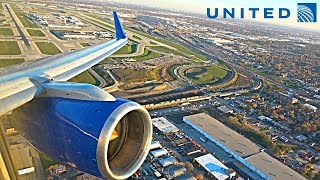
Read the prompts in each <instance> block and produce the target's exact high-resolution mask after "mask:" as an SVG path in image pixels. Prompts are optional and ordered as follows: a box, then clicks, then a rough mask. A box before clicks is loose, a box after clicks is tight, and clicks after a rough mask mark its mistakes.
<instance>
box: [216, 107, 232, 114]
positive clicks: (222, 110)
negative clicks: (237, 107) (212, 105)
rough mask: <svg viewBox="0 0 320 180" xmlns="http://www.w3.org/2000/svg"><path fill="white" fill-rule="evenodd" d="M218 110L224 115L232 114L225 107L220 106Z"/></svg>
mask: <svg viewBox="0 0 320 180" xmlns="http://www.w3.org/2000/svg"><path fill="white" fill-rule="evenodd" d="M218 110H219V111H221V112H222V113H224V114H232V113H233V110H232V109H229V108H228V107H227V106H220V107H218Z"/></svg>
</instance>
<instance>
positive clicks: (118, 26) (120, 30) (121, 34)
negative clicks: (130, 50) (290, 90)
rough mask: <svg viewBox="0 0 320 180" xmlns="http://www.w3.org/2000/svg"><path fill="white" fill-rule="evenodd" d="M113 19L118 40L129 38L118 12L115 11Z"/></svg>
mask: <svg viewBox="0 0 320 180" xmlns="http://www.w3.org/2000/svg"><path fill="white" fill-rule="evenodd" d="M113 18H114V26H115V30H116V38H117V39H125V38H127V36H126V33H125V32H124V30H123V27H122V24H121V22H120V19H119V17H118V14H117V12H116V11H113Z"/></svg>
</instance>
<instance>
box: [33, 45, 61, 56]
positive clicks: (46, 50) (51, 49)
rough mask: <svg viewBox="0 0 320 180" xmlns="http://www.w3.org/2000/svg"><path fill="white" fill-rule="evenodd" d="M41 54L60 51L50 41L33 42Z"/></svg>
mask: <svg viewBox="0 0 320 180" xmlns="http://www.w3.org/2000/svg"><path fill="white" fill-rule="evenodd" d="M35 43H36V45H37V46H38V48H39V50H40V51H41V53H42V54H46V55H55V54H59V53H61V51H60V50H59V49H58V48H57V46H56V45H54V44H53V43H51V42H35Z"/></svg>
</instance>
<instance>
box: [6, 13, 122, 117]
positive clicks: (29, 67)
mask: <svg viewBox="0 0 320 180" xmlns="http://www.w3.org/2000/svg"><path fill="white" fill-rule="evenodd" d="M113 16H114V24H115V29H116V37H115V38H114V39H112V40H110V41H108V42H104V43H101V44H98V45H95V46H91V47H88V48H85V49H81V50H76V51H73V52H68V53H63V54H59V55H54V56H50V57H46V58H42V59H39V60H35V61H29V62H25V63H22V64H19V65H15V66H11V67H8V68H2V69H1V68H0V116H1V115H3V114H5V113H7V112H10V111H12V110H13V109H15V108H17V107H19V106H21V105H23V104H25V103H27V102H29V101H31V100H32V99H34V98H36V97H38V96H40V95H41V94H43V93H44V92H45V88H44V87H43V85H44V84H46V85H48V84H50V82H52V81H67V80H69V79H71V78H72V77H75V76H76V75H78V74H80V73H82V72H84V71H86V70H87V69H89V68H91V67H92V66H94V65H95V64H97V63H99V62H100V61H102V60H104V59H105V58H106V57H108V56H110V55H111V54H113V53H114V52H116V51H117V50H119V49H120V48H121V47H123V46H124V45H125V44H127V40H128V39H127V37H126V35H125V32H124V30H123V27H122V25H121V23H120V20H119V18H118V16H117V14H116V12H114V13H113Z"/></svg>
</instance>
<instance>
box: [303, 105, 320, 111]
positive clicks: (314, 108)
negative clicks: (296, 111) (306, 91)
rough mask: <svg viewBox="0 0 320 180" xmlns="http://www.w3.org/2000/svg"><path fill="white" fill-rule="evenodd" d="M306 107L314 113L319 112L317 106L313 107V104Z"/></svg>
mask: <svg viewBox="0 0 320 180" xmlns="http://www.w3.org/2000/svg"><path fill="white" fill-rule="evenodd" d="M304 107H305V108H307V109H309V110H310V111H312V112H316V111H317V110H318V108H317V107H315V106H313V105H311V104H304Z"/></svg>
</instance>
